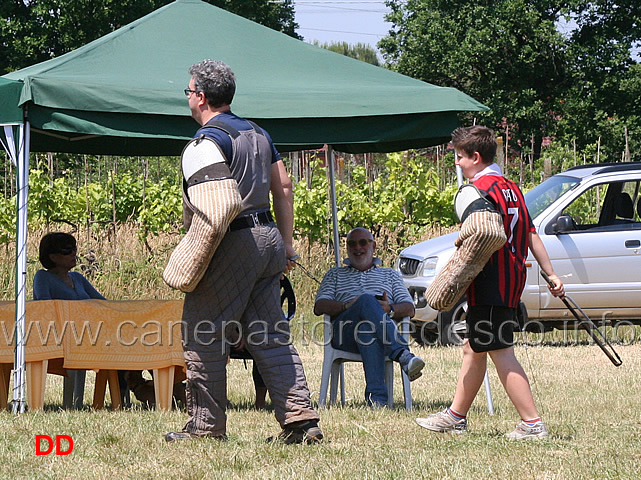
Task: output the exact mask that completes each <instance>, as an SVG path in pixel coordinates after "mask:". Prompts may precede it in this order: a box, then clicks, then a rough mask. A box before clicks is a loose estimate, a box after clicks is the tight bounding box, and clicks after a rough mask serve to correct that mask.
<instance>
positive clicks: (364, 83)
mask: <svg viewBox="0 0 641 480" xmlns="http://www.w3.org/2000/svg"><path fill="white" fill-rule="evenodd" d="M204 58H214V59H217V60H222V61H224V62H225V63H227V64H228V65H230V66H231V67H232V69H233V70H234V72H235V74H236V78H237V93H236V96H235V99H234V102H233V105H232V108H233V111H234V112H235V113H236V114H238V115H241V116H243V117H246V118H249V119H252V120H254V121H256V122H257V123H258V124H260V125H261V126H263V127H264V128H265V129H267V130H268V131H269V133H270V134H271V136H272V138H273V139H274V142H275V143H276V145H277V147H278V148H279V149H280V150H281V151H293V150H300V149H308V148H318V147H320V146H322V145H324V144H327V145H329V146H331V147H333V148H334V149H337V150H340V151H344V152H349V153H360V152H389V151H399V150H403V149H408V148H419V147H426V146H430V145H435V144H439V143H443V142H445V141H447V140H448V139H449V135H450V133H451V131H452V130H453V129H454V128H455V127H456V126H457V114H458V113H459V112H465V111H479V110H486V109H487V108H486V107H484V106H483V105H481V104H480V103H478V102H476V101H475V100H474V99H472V98H471V97H469V96H467V95H465V94H463V93H461V92H460V91H458V90H456V89H453V88H443V87H438V86H435V85H430V84H428V83H425V82H421V81H419V80H415V79H412V78H409V77H406V76H403V75H400V74H397V73H394V72H391V71H389V70H386V69H383V68H380V67H375V66H372V65H369V64H366V63H363V62H360V61H357V60H354V59H350V58H347V57H344V56H342V55H339V54H336V53H333V52H330V51H327V50H324V49H321V48H318V47H315V46H313V45H309V44H306V43H304V42H302V41H299V40H296V39H293V38H291V37H288V36H287V35H284V34H282V33H279V32H276V31H274V30H271V29H269V28H267V27H263V26H261V25H258V24H256V23H254V22H251V21H249V20H247V19H244V18H242V17H239V16H237V15H234V14H231V13H229V12H226V11H224V10H221V9H219V8H216V7H214V6H212V5H210V4H207V3H204V2H202V1H200V0H177V1H175V2H174V3H171V4H169V5H166V6H165V7H162V8H160V9H158V10H156V11H154V12H152V13H150V14H149V15H147V16H145V17H143V18H141V19H139V20H137V21H135V22H133V23H131V24H129V25H126V26H124V27H122V28H120V29H118V30H116V31H114V32H112V33H110V34H108V35H105V36H104V37H102V38H99V39H98V40H95V41H93V42H91V43H89V44H87V45H85V46H83V47H81V48H78V49H76V50H74V51H72V52H69V53H67V54H65V55H62V56H60V57H58V58H54V59H52V60H48V61H46V62H42V63H39V64H37V65H33V66H31V67H27V68H24V69H22V70H18V71H16V72H12V73H10V74H7V75H5V76H4V77H0V80H2V82H1V83H0V99H1V101H0V125H4V124H8V125H15V123H12V122H15V120H16V119H17V118H18V117H20V116H22V115H24V119H26V120H25V121H24V122H23V121H22V118H20V119H19V120H20V121H19V122H17V124H20V125H22V127H20V128H22V130H23V137H22V145H23V148H22V150H21V152H22V155H23V157H24V162H23V163H22V164H17V168H18V170H19V171H21V172H22V174H20V175H19V177H20V179H19V191H21V192H24V193H25V203H24V207H25V212H26V189H27V180H28V179H27V174H28V152H29V151H30V150H31V151H34V152H41V151H57V152H69V153H91V154H113V155H178V154H180V152H181V150H182V147H183V146H184V144H185V142H186V141H187V140H188V139H189V138H191V136H192V135H193V133H194V131H195V130H196V128H197V125H196V123H195V122H194V121H193V120H192V119H191V117H190V112H189V109H188V107H187V102H186V100H185V98H184V94H183V89H184V88H185V87H186V86H187V83H188V81H189V74H188V73H187V69H188V67H189V66H190V65H192V64H193V63H195V62H197V61H200V60H202V59H204ZM20 111H21V112H20ZM12 128H14V127H12ZM13 138H15V136H14V137H13ZM12 141H14V140H12ZM18 143H20V142H19V141H18ZM329 164H330V180H332V184H333V178H334V176H333V171H332V170H331V169H332V168H333V162H329ZM332 204H333V205H335V199H334V198H332ZM334 217H335V215H334ZM17 229H18V231H19V232H20V231H24V232H26V215H25V217H24V224H22V223H21V221H19V222H18V225H17ZM21 239H23V240H26V238H24V237H19V240H18V241H19V250H20V249H21V248H22V247H20V242H21V241H23V240H21ZM334 239H335V241H337V240H338V228H337V225H336V221H334ZM21 261H22V260H18V261H17V267H16V268H17V272H18V274H19V275H18V276H19V278H18V286H17V296H19V295H24V282H25V279H24V275H25V274H24V271H25V269H24V264H21V263H20V262H21ZM24 261H26V259H25V260H24ZM21 272H22V273H21ZM19 315H24V310H21V311H20V310H19V308H16V320H17V321H16V324H18V320H20V319H21V317H20V316H19ZM16 366H18V363H16ZM14 383H15V382H14ZM16 403H18V404H20V403H21V401H18V399H16V396H15V389H14V409H15V408H16Z"/></svg>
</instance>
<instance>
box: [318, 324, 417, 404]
mask: <svg viewBox="0 0 641 480" xmlns="http://www.w3.org/2000/svg"><path fill="white" fill-rule="evenodd" d="M398 328H399V332H400V334H401V336H402V337H403V338H404V339H405V340H406V341H408V343H409V331H410V318H409V317H404V318H403V319H402V320H401V321H400V322H399V323H398ZM331 338H332V325H331V318H330V316H329V315H325V316H324V317H323V341H324V345H325V347H324V357H323V373H322V378H321V387H320V398H319V399H318V405H319V406H320V407H324V406H325V405H326V400H327V390H328V387H329V403H330V405H331V404H334V403H336V393H337V389H338V380H339V378H340V383H341V405H345V372H344V370H343V364H344V363H345V362H361V363H362V362H363V359H362V358H361V355H360V354H359V353H351V352H345V351H343V350H338V349H336V348H334V347H332V341H331ZM393 363H394V362H393V361H392V360H389V359H386V360H385V385H386V386H387V406H388V407H390V408H392V407H393V405H394V365H393ZM401 378H402V379H403V393H404V395H405V408H406V409H407V410H411V409H412V391H411V388H410V379H409V377H408V376H407V374H406V373H405V372H404V371H403V369H402V368H401Z"/></svg>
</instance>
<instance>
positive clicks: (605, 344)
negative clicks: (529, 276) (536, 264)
mask: <svg viewBox="0 0 641 480" xmlns="http://www.w3.org/2000/svg"><path fill="white" fill-rule="evenodd" d="M541 276H542V277H543V278H544V279H545V281H546V282H547V283H548V285H550V286H551V287H552V288H554V287H556V284H555V283H554V282H553V281H552V280H551V279H550V277H548V275H547V273H545V272H544V271H543V270H541ZM559 298H560V299H561V301H562V302H563V303H564V304H565V306H566V307H567V308H568V310H570V312H572V315H574V318H576V319H577V320H578V322H579V325H580V326H582V327H583V328H584V329H585V331H586V332H588V333H589V334H590V336H591V337H592V339H593V340H594V342H595V343H596V344H597V345H598V346H599V347H600V348H601V350H603V353H605V355H606V356H607V357H608V358H609V359H610V361H611V362H612V364H613V365H614V366H615V367H618V366H620V365H621V364H622V363H623V360H621V357H619V354H618V353H617V352H616V351H615V350H614V347H613V346H612V345H611V344H610V342H609V341H608V339H607V338H606V337H605V335H603V332H601V330H599V327H597V326H596V324H595V323H594V322H593V321H592V319H591V318H590V317H588V315H587V314H586V313H585V312H584V311H583V310H581V307H579V306H578V305H577V304H576V302H575V301H574V300H572V298H570V297H568V296H567V295H565V294H564V295H561V296H560V297H559ZM570 303H572V305H570ZM577 310H578V311H579V312H581V315H583V316H584V317H585V320H582V319H581V318H580V317H579V314H578V313H577ZM594 332H597V333H598V334H599V335H600V336H601V338H599V337H597V336H596V335H595V333H594ZM608 349H609V350H608Z"/></svg>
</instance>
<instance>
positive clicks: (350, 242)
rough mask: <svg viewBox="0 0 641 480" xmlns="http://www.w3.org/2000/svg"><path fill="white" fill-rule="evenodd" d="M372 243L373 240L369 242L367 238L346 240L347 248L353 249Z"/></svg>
mask: <svg viewBox="0 0 641 480" xmlns="http://www.w3.org/2000/svg"><path fill="white" fill-rule="evenodd" d="M373 241H374V240H370V239H369V238H361V239H360V240H347V246H348V247H349V248H354V247H355V246H356V245H357V244H358V246H360V247H366V246H367V245H369V244H370V243H372V242H373Z"/></svg>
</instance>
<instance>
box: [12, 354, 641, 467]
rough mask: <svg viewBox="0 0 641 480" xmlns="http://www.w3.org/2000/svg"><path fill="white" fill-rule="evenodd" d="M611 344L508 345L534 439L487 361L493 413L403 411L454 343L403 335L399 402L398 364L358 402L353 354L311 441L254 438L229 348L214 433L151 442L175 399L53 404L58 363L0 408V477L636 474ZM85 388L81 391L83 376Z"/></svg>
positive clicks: (259, 431)
mask: <svg viewBox="0 0 641 480" xmlns="http://www.w3.org/2000/svg"><path fill="white" fill-rule="evenodd" d="M617 348H618V350H619V351H620V354H621V356H622V358H623V360H624V364H623V366H622V367H620V368H614V367H613V366H612V365H611V364H610V363H609V362H608V360H607V359H606V358H605V357H604V356H603V355H602V354H601V352H600V351H599V350H598V348H597V347H594V346H574V347H545V346H543V347H529V348H528V349H527V351H526V349H525V348H524V347H523V346H519V347H517V355H518V356H519V359H520V360H521V362H522V363H523V365H524V366H525V368H526V370H527V371H528V373H529V374H530V378H531V379H533V380H534V381H535V383H534V394H535V398H536V400H537V403H538V406H539V408H540V409H541V411H542V413H543V415H544V418H545V420H546V422H547V424H548V427H549V430H550V433H551V436H550V438H549V439H547V440H543V441H535V442H516V443H515V442H511V441H508V440H506V439H505V438H504V437H503V434H504V433H505V432H508V431H510V430H511V429H512V428H514V425H515V424H516V423H517V422H518V418H517V415H516V412H515V411H514V409H513V408H512V406H511V404H510V403H509V400H508V399H507V397H506V395H505V393H504V392H503V390H502V388H501V387H500V384H499V381H498V378H497V376H496V374H495V371H494V369H493V368H492V367H491V368H490V379H491V384H492V387H493V397H494V404H495V409H496V414H495V415H494V416H489V415H488V413H487V405H486V401H485V395H484V393H483V392H481V393H480V394H479V396H478V398H477V400H476V402H475V403H474V406H473V408H472V411H471V412H470V416H469V418H470V428H469V433H468V434H467V435H460V436H452V435H441V434H434V433H431V432H428V431H427V430H423V429H421V428H419V427H418V426H417V425H416V424H415V423H414V418H415V417H416V416H420V415H425V414H428V413H431V412H433V411H436V410H438V409H441V408H443V407H445V406H447V405H448V404H449V401H450V400H451V396H452V394H453V391H454V386H455V382H456V375H457V373H458V368H459V362H460V355H461V352H460V350H459V349H457V348H428V349H423V348H416V349H415V350H416V352H417V353H419V354H420V355H422V356H423V358H424V359H425V360H426V363H427V367H426V373H425V375H424V376H423V377H422V378H421V379H419V380H417V381H416V382H414V383H413V384H412V389H413V396H414V400H415V410H414V411H413V412H406V411H405V410H404V409H402V408H401V405H402V389H401V385H400V381H399V378H398V376H397V378H396V380H397V384H396V385H395V387H396V388H395V396H396V401H397V405H396V408H395V409H393V410H388V409H381V410H371V409H369V408H367V407H365V405H364V401H363V398H362V397H363V391H364V379H363V375H362V368H361V366H360V365H358V364H350V365H348V366H347V369H346V372H347V380H346V395H347V398H348V401H347V404H346V406H345V407H332V408H329V409H325V410H322V411H321V412H320V413H321V426H322V428H323V430H324V432H325V434H326V436H327V441H326V442H324V443H323V444H321V445H318V446H311V447H310V446H284V445H270V444H267V443H265V439H266V438H267V437H268V436H270V435H273V434H275V433H277V432H278V430H279V427H278V425H277V423H276V421H275V419H274V417H273V411H271V408H269V409H268V410H267V411H255V410H253V408H252V404H253V385H252V380H251V369H248V370H246V369H245V368H244V365H243V362H242V361H238V360H234V361H232V362H231V363H230V364H229V367H228V376H229V385H228V390H229V399H230V402H231V408H230V409H229V411H228V434H229V437H230V439H229V442H227V443H219V442H216V441H211V440H203V441H197V442H187V443H180V444H169V445H168V444H165V442H164V440H163V434H164V433H165V432H167V431H169V430H175V429H180V428H182V426H183V424H184V422H185V419H186V415H185V414H184V413H183V412H177V411H173V412H165V413H160V412H154V411H145V410H141V409H140V407H139V405H137V404H136V405H135V406H134V409H133V410H131V411H122V412H112V411H108V410H106V411H100V412H93V411H90V410H86V411H80V412H73V411H61V410H59V406H60V402H61V397H62V393H61V381H60V377H54V376H49V385H48V388H47V399H46V404H47V408H46V411H45V412H29V413H27V414H25V415H21V416H19V417H14V416H13V415H11V414H9V413H2V414H0V442H2V445H3V449H2V451H1V452H0V461H1V462H2V464H3V476H4V477H5V478H71V479H74V478H82V479H94V478H95V479H102V478H108V477H114V476H118V477H122V478H137V479H139V478H185V479H192V478H193V479H200V478H248V479H249V478H261V479H262V478H266V479H279V478H328V479H329V478H331V479H354V478H376V479H378V478H388V479H406V478H445V479H449V478H452V479H454V478H456V479H460V478H487V479H496V478H501V479H521V478H528V479H529V478H541V479H568V478H595V479H596V478H598V479H602V478H624V479H625V478H630V479H632V478H638V472H639V471H641V455H640V454H639V448H638V445H639V441H640V440H641V413H639V412H640V411H641V409H640V407H641V400H640V399H639V388H638V381H637V379H638V378H639V375H640V374H641V355H640V354H639V350H638V346H636V345H632V346H626V347H617ZM300 350H301V356H302V358H303V361H304V364H305V368H306V373H307V377H308V380H309V383H310V388H311V389H312V390H313V393H312V396H313V399H314V401H315V402H316V401H317V400H318V388H319V385H320V376H321V364H322V349H321V348H320V347H318V346H316V345H314V344H310V345H308V346H301V347H300ZM89 377H90V379H91V378H92V375H90V376H89ZM89 383H91V380H90V382H89ZM87 390H88V392H87V397H90V395H91V392H92V388H91V386H90V385H88V387H87ZM86 403H88V399H87V400H86ZM43 433H44V434H48V435H51V436H53V435H55V434H67V435H71V436H72V437H73V439H74V442H75V447H74V450H73V452H72V453H71V454H70V455H68V456H66V457H55V456H48V457H44V456H36V455H35V435H37V434H43Z"/></svg>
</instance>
